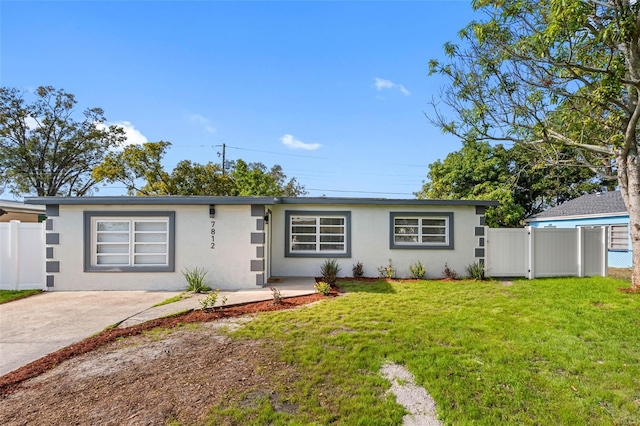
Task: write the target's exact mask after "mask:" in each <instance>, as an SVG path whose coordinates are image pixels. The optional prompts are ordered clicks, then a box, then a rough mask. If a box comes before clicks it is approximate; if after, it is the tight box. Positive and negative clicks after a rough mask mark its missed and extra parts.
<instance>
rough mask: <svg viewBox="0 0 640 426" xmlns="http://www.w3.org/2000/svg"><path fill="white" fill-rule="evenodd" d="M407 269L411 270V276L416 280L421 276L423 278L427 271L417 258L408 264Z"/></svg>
mask: <svg viewBox="0 0 640 426" xmlns="http://www.w3.org/2000/svg"><path fill="white" fill-rule="evenodd" d="M409 270H410V271H411V278H413V279H417V280H421V279H422V278H424V274H426V273H427V271H426V270H425V269H424V266H423V265H422V262H420V261H419V260H418V261H417V262H416V264H415V265H411V266H409Z"/></svg>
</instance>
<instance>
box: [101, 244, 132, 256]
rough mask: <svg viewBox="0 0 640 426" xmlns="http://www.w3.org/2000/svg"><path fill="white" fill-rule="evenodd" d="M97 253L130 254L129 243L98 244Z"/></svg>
mask: <svg viewBox="0 0 640 426" xmlns="http://www.w3.org/2000/svg"><path fill="white" fill-rule="evenodd" d="M97 248H98V251H97V253H126V254H129V244H98V245H97Z"/></svg>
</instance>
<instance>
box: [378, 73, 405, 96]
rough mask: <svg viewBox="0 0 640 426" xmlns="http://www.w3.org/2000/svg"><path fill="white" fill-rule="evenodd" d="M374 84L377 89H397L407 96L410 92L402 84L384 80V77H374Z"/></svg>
mask: <svg viewBox="0 0 640 426" xmlns="http://www.w3.org/2000/svg"><path fill="white" fill-rule="evenodd" d="M374 86H375V87H376V89H377V90H378V91H382V90H384V89H398V90H399V91H400V93H402V94H403V95H405V96H409V95H410V94H411V92H410V91H408V90H407V89H406V88H405V87H404V86H403V85H402V84H396V83H394V82H393V81H391V80H385V79H384V78H378V77H376V82H375V83H374Z"/></svg>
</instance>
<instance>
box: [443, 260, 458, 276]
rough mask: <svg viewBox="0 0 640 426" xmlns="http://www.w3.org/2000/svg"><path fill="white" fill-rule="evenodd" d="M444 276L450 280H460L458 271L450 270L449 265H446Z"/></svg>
mask: <svg viewBox="0 0 640 426" xmlns="http://www.w3.org/2000/svg"><path fill="white" fill-rule="evenodd" d="M442 276H443V277H445V278H446V279H448V280H457V279H458V273H457V272H456V271H454V270H453V269H451V268H449V265H447V263H446V262H445V263H444V269H443V270H442Z"/></svg>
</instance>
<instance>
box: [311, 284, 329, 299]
mask: <svg viewBox="0 0 640 426" xmlns="http://www.w3.org/2000/svg"><path fill="white" fill-rule="evenodd" d="M313 288H315V289H316V291H317V292H318V293H320V294H323V295H325V296H327V295H328V294H329V292H330V291H331V285H329V283H327V282H324V281H320V282H318V283H315V285H314V286H313Z"/></svg>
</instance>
